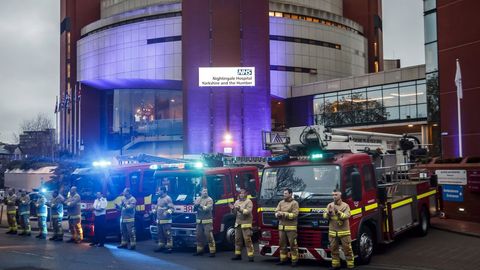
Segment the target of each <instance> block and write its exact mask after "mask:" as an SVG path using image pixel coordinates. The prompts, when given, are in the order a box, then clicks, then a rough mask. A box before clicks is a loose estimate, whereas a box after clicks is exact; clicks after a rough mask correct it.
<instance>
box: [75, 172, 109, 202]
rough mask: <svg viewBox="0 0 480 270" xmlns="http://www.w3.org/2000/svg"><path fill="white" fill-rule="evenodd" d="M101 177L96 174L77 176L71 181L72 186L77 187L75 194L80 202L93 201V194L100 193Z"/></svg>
mask: <svg viewBox="0 0 480 270" xmlns="http://www.w3.org/2000/svg"><path fill="white" fill-rule="evenodd" d="M100 179H101V176H100V175H97V174H88V175H77V177H76V178H75V179H74V180H73V185H74V186H76V187H77V192H78V194H79V195H80V197H81V198H82V200H94V199H95V198H96V197H95V194H96V193H97V192H101V191H102V182H101V180H100Z"/></svg>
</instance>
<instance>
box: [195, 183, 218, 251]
mask: <svg viewBox="0 0 480 270" xmlns="http://www.w3.org/2000/svg"><path fill="white" fill-rule="evenodd" d="M194 209H195V210H196V211H197V252H196V253H195V254H193V255H195V256H201V255H203V252H204V251H203V249H204V247H205V239H206V240H207V242H208V248H209V251H210V257H215V252H216V247H215V238H213V214H212V211H213V199H212V198H210V197H209V196H208V190H207V188H203V189H202V195H201V197H200V198H197V199H196V200H195V205H194Z"/></svg>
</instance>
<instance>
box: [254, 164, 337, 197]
mask: <svg viewBox="0 0 480 270" xmlns="http://www.w3.org/2000/svg"><path fill="white" fill-rule="evenodd" d="M286 188H291V189H292V190H293V194H294V197H295V198H296V199H300V201H304V200H307V199H322V198H323V199H330V198H331V194H332V191H333V190H334V189H339V188H340V166H337V165H307V166H285V167H275V168H267V169H265V171H264V172H263V176H262V187H261V190H260V200H262V201H270V200H272V201H273V200H275V201H277V200H279V199H281V198H282V196H283V191H284V190H285V189H286Z"/></svg>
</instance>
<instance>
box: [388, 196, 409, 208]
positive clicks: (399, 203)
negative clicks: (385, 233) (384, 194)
mask: <svg viewBox="0 0 480 270" xmlns="http://www.w3.org/2000/svg"><path fill="white" fill-rule="evenodd" d="M412 202H413V199H412V198H408V199H406V200H403V201H399V202H396V203H394V204H392V209H395V208H398V207H400V206H404V205H406V204H409V203H412Z"/></svg>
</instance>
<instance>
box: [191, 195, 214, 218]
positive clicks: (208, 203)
mask: <svg viewBox="0 0 480 270" xmlns="http://www.w3.org/2000/svg"><path fill="white" fill-rule="evenodd" d="M195 204H198V206H197V207H196V208H197V223H198V224H212V223H213V215H212V210H213V199H212V198H210V197H205V198H203V197H200V198H197V200H196V202H195Z"/></svg>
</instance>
